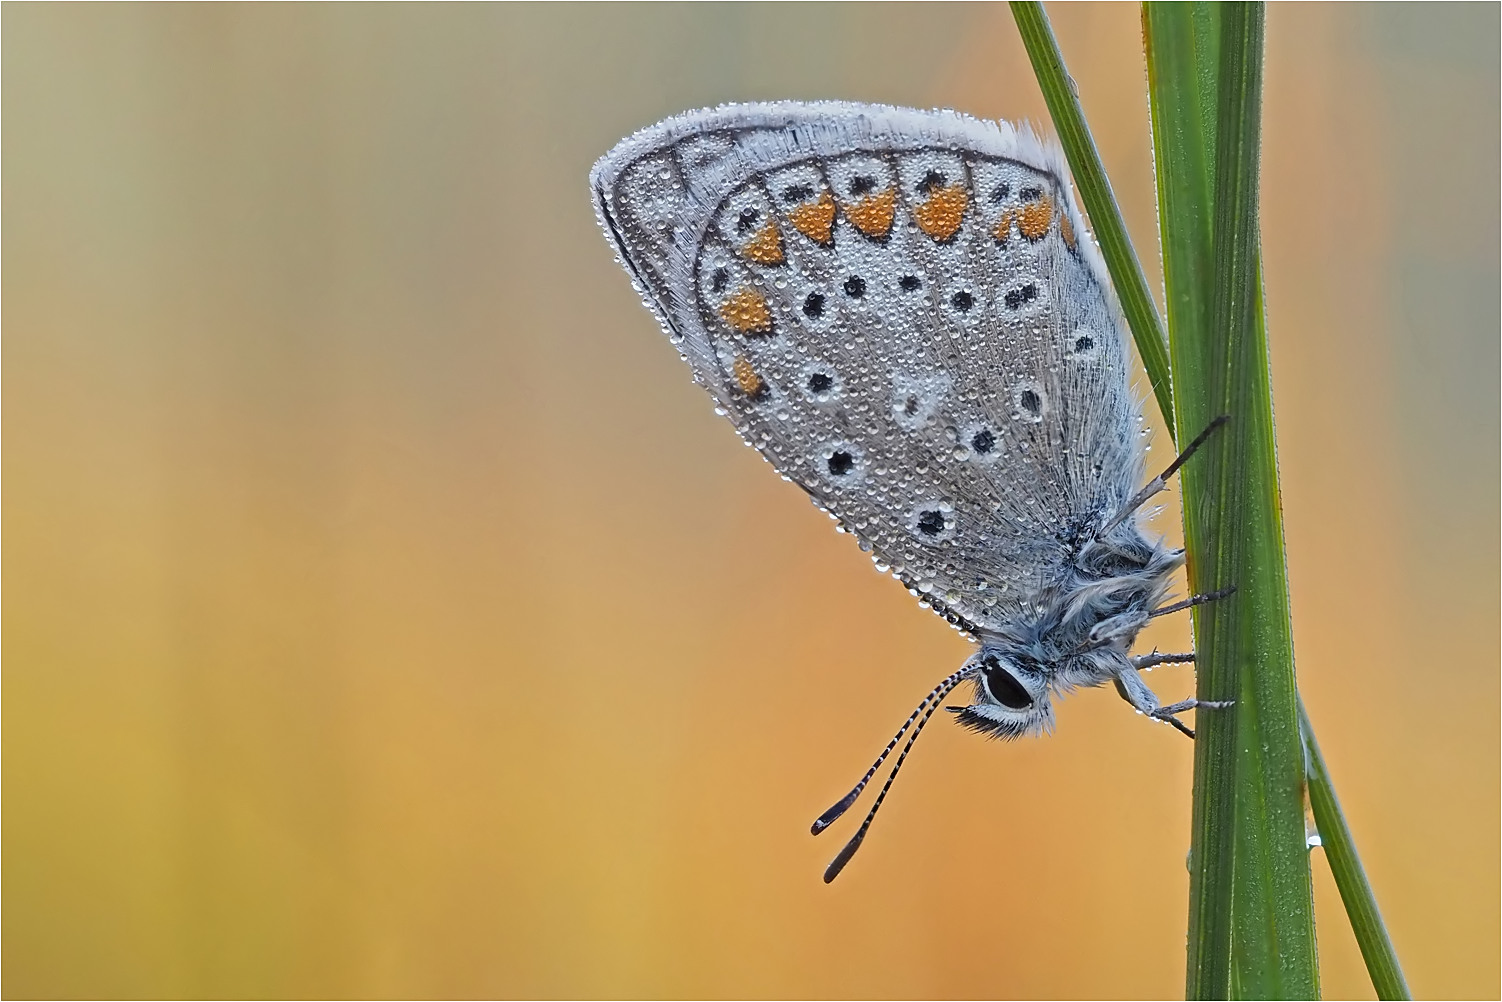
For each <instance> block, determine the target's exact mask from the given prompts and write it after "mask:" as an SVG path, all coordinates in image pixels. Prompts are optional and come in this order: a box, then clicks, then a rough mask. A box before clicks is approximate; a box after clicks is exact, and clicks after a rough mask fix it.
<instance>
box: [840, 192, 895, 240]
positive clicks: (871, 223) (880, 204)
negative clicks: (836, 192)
mask: <svg viewBox="0 0 1502 1002" xmlns="http://www.w3.org/2000/svg"><path fill="white" fill-rule="evenodd" d="M896 215H897V189H895V188H888V189H887V190H886V191H883V192H880V193H879V194H875V195H867V196H866V197H865V198H863V199H861V200H860V201H859V202H854V203H852V204H850V205H847V206H845V218H846V219H848V220H850V222H851V223H853V224H854V225H855V228H856V229H858V230H860V231H861V232H862V233H864V234H865V235H866V236H868V237H872V238H873V239H877V240H879V239H881V238H882V237H884V236H886V235H887V234H888V233H890V232H892V220H893V219H894V218H896Z"/></svg>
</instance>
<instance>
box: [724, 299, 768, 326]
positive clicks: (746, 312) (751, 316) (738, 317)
mask: <svg viewBox="0 0 1502 1002" xmlns="http://www.w3.org/2000/svg"><path fill="white" fill-rule="evenodd" d="M720 319H721V320H723V321H725V325H726V326H727V327H729V328H730V329H731V330H733V331H737V332H739V333H741V334H770V333H771V332H772V311H771V310H770V309H768V308H767V300H766V297H765V296H763V295H762V294H761V293H759V292H757V291H756V290H755V289H741V290H739V291H738V292H736V293H735V295H733V296H731V297H730V298H729V299H727V300H725V302H724V303H722V304H721V305H720Z"/></svg>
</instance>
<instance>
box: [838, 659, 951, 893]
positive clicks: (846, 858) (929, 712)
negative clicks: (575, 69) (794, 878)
mask: <svg viewBox="0 0 1502 1002" xmlns="http://www.w3.org/2000/svg"><path fill="white" fill-rule="evenodd" d="M978 670H979V669H976V668H969V667H966V668H961V669H960V670H959V671H957V672H955V673H954V674H953V675H951V676H949V677H948V678H946V679H945V680H944V681H942V682H940V683H939V685H938V686H937V687H936V688H935V689H934V691H933V692H931V693H929V694H928V697H927V698H926V699H924V700H923V702H922V703H919V704H918V710H923V715H922V716H921V717H919V719H918V725H917V726H916V727H914V728H913V734H912V737H910V738H908V739H907V744H905V745H903V746H902V754H901V755H898V756H897V762H896V764H895V765H893V766H892V773H891V775H889V776H888V777H887V781H886V782H885V783H883V784H882V787H881V792H880V793H878V794H877V795H876V802H875V803H873V804H872V805H871V810H870V811H869V812H867V814H866V820H864V821H862V822H861V826H860V828H859V829H857V830H856V832H855V835H854V836H852V837H851V839H850V841H849V842H846V843H845V848H843V849H841V850H840V852H839V855H837V856H835V858H834V859H833V860H832V861H831V862H830V864H829V867H828V868H827V869H826V870H825V871H824V883H826V884H827V883H829V882H830V881H832V880H834V878H835V877H838V876H839V875H840V871H841V870H843V869H844V868H845V864H846V863H848V862H850V858H851V857H852V856H854V855H855V850H857V849H859V848H860V847H861V842H863V841H865V838H866V832H867V831H868V830H870V828H871V822H872V821H874V820H876V812H877V811H879V810H881V802H882V801H883V800H886V799H887V791H888V790H890V789H891V788H892V783H893V782H894V781H895V780H896V779H897V773H898V771H899V770H900V769H901V768H902V763H903V762H905V761H906V760H907V756H908V752H910V751H912V750H913V743H914V742H915V741H917V740H918V735H919V734H922V733H923V727H924V725H925V724H927V723H928V720H929V718H930V717H932V716H933V715H934V711H935V710H937V709H938V708H939V703H940V701H941V700H943V698H944V697H945V696H947V695H949V693H950V692H952V691H953V690H954V688H955V686H957V685H959V684H960V683H961V682H963V681H965V679H967V678H969V677H971V676H972V675H974V674H975V673H976V671H978ZM925 706H927V709H924V707H925ZM918 710H914V711H913V717H917V716H918ZM913 717H909V718H908V720H907V723H905V724H903V725H902V730H899V731H898V732H897V737H894V738H893V739H892V744H891V745H888V746H887V748H886V751H883V752H882V753H881V756H880V758H878V759H877V760H876V765H873V766H872V767H871V772H875V771H876V769H877V766H880V765H881V762H882V759H885V758H886V757H887V752H890V751H891V750H892V746H893V745H895V744H896V743H897V739H898V738H900V737H902V733H903V731H906V730H907V729H908V726H909V725H910V724H912V722H913ZM870 778H871V773H867V774H866V778H865V779H862V780H861V782H860V786H857V787H856V788H855V789H854V790H853V791H852V792H851V794H850V796H848V797H846V798H845V799H844V800H842V801H840V802H839V803H838V804H836V805H835V806H834V807H832V808H830V810H831V811H833V810H835V809H836V808H838V810H839V812H840V813H844V811H845V809H846V808H847V807H849V806H850V803H849V802H851V801H854V799H855V797H856V795H857V794H859V793H860V791H861V787H864V786H865V785H866V782H867V780H869V779H870ZM835 817H839V814H838V813H837V814H835ZM820 820H821V821H822V820H823V818H820ZM830 820H831V821H833V820H834V818H830ZM820 830H822V829H820Z"/></svg>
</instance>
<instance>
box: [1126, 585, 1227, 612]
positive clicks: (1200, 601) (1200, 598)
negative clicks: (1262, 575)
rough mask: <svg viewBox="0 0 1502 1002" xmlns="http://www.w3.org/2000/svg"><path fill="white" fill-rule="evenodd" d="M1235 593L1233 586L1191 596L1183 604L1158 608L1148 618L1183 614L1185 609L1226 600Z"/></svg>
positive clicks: (1178, 603) (1172, 604)
mask: <svg viewBox="0 0 1502 1002" xmlns="http://www.w3.org/2000/svg"><path fill="white" fill-rule="evenodd" d="M1235 591H1236V586H1235V585H1231V587H1229V588H1222V589H1221V590H1220V591H1207V592H1205V593H1204V594H1203V595H1190V596H1189V597H1188V598H1186V599H1184V601H1182V602H1173V603H1170V604H1169V605H1160V606H1158V608H1156V609H1154V610H1153V611H1152V612H1150V613H1148V614H1147V617H1148V618H1149V619H1152V618H1154V617H1156V616H1167V615H1168V614H1170V613H1174V612H1183V611H1184V610H1185V609H1192V608H1194V607H1195V606H1197V605H1204V604H1205V603H1206V602H1214V601H1216V600H1217V599H1222V598H1225V597H1226V596H1227V595H1230V594H1232V593H1234V592H1235Z"/></svg>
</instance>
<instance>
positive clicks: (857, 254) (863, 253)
mask: <svg viewBox="0 0 1502 1002" xmlns="http://www.w3.org/2000/svg"><path fill="white" fill-rule="evenodd" d="M1068 177H1069V174H1068V171H1067V165H1066V162H1065V159H1064V156H1063V153H1062V151H1061V150H1060V149H1059V148H1058V146H1057V145H1055V144H1053V143H1051V142H1045V141H1044V140H1042V139H1040V138H1039V137H1038V136H1037V135H1036V134H1034V132H1033V131H1032V130H1031V129H1030V128H1029V127H1028V126H1026V125H1025V124H1024V125H1021V126H1013V125H1010V124H1009V123H1006V122H991V121H982V120H978V119H975V118H971V117H968V116H965V115H961V114H958V113H956V112H952V111H917V110H912V109H906V108H894V107H887V106H881V105H865V104H851V103H843V102H816V103H798V102H776V103H763V104H739V105H725V106H722V107H719V108H715V109H707V110H702V111H693V112H688V113H685V114H682V115H678V116H675V117H673V118H669V119H667V120H665V121H663V122H660V123H658V124H657V125H654V126H651V127H650V128H647V129H644V130H642V131H640V132H638V133H636V134H635V135H632V136H630V137H628V138H626V139H624V140H622V141H621V142H620V143H619V144H618V145H617V146H616V147H615V148H614V149H612V150H611V151H610V152H609V153H607V154H606V155H605V156H604V157H603V158H601V159H600V161H599V162H598V163H597V164H596V165H595V167H594V169H593V171H592V172H591V174H590V187H591V191H592V195H593V199H594V205H595V210H596V214H597V216H598V219H599V222H600V225H601V226H602V227H603V229H604V231H605V233H606V235H607V236H608V238H609V239H610V241H611V243H612V244H613V245H614V247H615V250H616V252H617V254H618V256H619V260H620V262H621V264H622V265H623V266H624V267H625V269H626V271H627V272H628V273H629V275H630V276H631V280H632V283H633V285H634V287H635V288H636V290H637V292H638V293H639V294H640V295H641V297H642V301H643V303H644V304H645V305H646V306H647V307H648V309H650V310H651V311H652V313H653V314H655V315H656V317H657V319H658V321H659V322H660V323H661V325H662V328H663V331H664V332H665V333H666V334H667V336H668V340H669V341H670V342H671V343H672V344H673V345H674V346H676V347H677V348H678V350H679V352H680V354H681V356H682V357H683V359H684V361H686V362H687V363H688V365H689V368H690V369H691V370H692V372H693V376H694V379H695V381H696V382H698V383H699V384H700V385H701V386H703V387H704V388H705V389H706V390H708V391H709V393H710V395H711V396H712V397H713V398H714V401H715V405H716V410H717V412H718V413H720V414H723V415H724V416H726V417H728V418H729V419H730V420H731V422H732V423H733V424H734V425H735V428H736V431H737V432H739V433H740V435H741V437H742V438H743V439H745V440H746V441H747V442H748V443H750V444H751V445H753V446H755V447H756V449H757V450H759V451H760V453H761V454H762V456H763V457H765V458H766V459H767V461H768V462H770V463H771V464H772V466H773V467H774V468H776V470H777V471H778V473H780V474H782V476H783V477H784V478H786V479H788V480H791V481H792V482H793V483H796V484H797V485H798V486H799V487H801V488H802V489H803V490H804V491H805V492H807V494H808V495H809V497H810V498H811V499H812V501H813V503H814V504H815V505H817V506H818V507H819V508H820V509H822V510H824V511H825V512H827V513H829V514H830V515H831V516H833V517H834V518H836V519H837V520H838V521H839V525H840V527H841V528H842V529H843V530H844V531H846V532H849V533H851V534H852V535H853V536H854V537H855V538H856V540H857V541H858V543H859V545H860V548H861V549H862V550H865V551H868V552H869V553H870V554H871V557H872V559H873V560H874V562H875V564H876V567H877V569H878V570H881V571H884V572H888V573H890V574H891V575H892V576H893V577H895V578H896V579H897V580H898V581H900V582H901V583H902V584H903V585H904V586H905V587H906V588H907V589H908V590H909V591H910V592H911V593H912V594H913V595H914V596H916V597H917V598H918V600H919V602H920V603H922V604H923V605H925V606H927V607H928V608H930V609H932V610H933V611H934V612H936V613H937V614H939V615H940V616H942V617H943V618H944V619H945V620H946V621H948V622H949V623H950V624H951V625H953V626H954V627H955V628H957V629H959V630H960V631H962V632H963V633H964V634H966V635H967V636H968V637H970V638H971V639H972V640H973V641H974V642H975V644H976V650H975V652H974V653H973V654H972V655H971V656H970V657H969V658H967V659H966V660H965V662H964V664H963V665H961V666H960V668H959V669H958V670H957V671H954V672H953V673H951V674H950V675H948V676H947V677H946V678H944V679H943V681H941V682H940V683H939V684H938V685H937V686H936V687H935V688H934V689H933V691H931V692H930V693H929V695H928V696H927V697H925V698H924V700H923V701H922V702H921V703H919V705H918V707H917V708H916V709H915V710H914V711H913V713H912V714H911V715H910V716H909V717H908V719H907V720H906V721H905V722H904V723H903V725H902V727H901V728H900V729H899V730H898V731H897V733H896V735H895V736H894V737H893V738H892V740H891V741H890V742H889V743H888V744H887V746H886V748H885V749H884V750H883V751H882V753H881V755H880V756H879V757H878V758H877V759H876V761H875V763H874V764H873V765H872V766H871V768H870V769H869V770H868V771H867V772H866V774H865V776H864V777H863V778H862V779H861V781H860V782H859V783H858V784H857V785H856V786H855V788H854V789H852V790H851V791H850V793H849V794H848V795H847V796H845V797H844V798H842V799H841V800H840V802H839V803H837V804H836V805H835V806H834V807H832V808H830V809H829V810H828V811H826V812H825V813H824V814H823V815H822V816H821V817H820V818H819V819H818V820H817V821H816V822H814V825H813V831H814V833H815V834H817V833H819V832H820V831H822V830H823V829H824V828H826V827H828V826H829V825H830V824H831V823H833V822H834V821H835V820H836V819H837V818H838V817H840V816H841V815H842V814H843V813H845V811H846V810H848V809H849V807H850V806H851V805H853V804H854V803H855V801H856V800H857V798H858V797H859V796H860V794H861V792H862V791H863V790H864V789H865V788H866V786H867V785H868V784H869V782H870V781H871V779H872V778H873V777H874V776H875V775H876V773H877V772H878V770H879V769H880V768H881V766H882V765H883V764H884V763H885V762H886V760H887V759H888V757H889V756H890V755H891V753H892V752H893V751H894V750H896V749H897V746H898V745H899V744H902V751H901V752H900V753H899V754H898V757H897V759H896V761H895V763H894V764H893V767H892V770H891V773H890V775H889V776H888V778H887V780H886V783H885V784H884V785H883V786H882V788H881V791H880V792H879V793H878V794H877V797H876V799H875V802H874V803H873V805H872V807H871V809H870V811H869V813H868V814H867V816H866V819H865V821H864V822H863V823H862V825H861V827H860V829H859V830H858V831H857V832H856V833H855V835H854V836H853V837H852V838H851V839H850V841H849V842H848V843H847V844H846V846H845V847H844V849H843V850H842V851H841V852H840V854H839V855H838V856H837V857H836V858H835V860H834V861H833V862H832V863H831V864H830V866H829V868H828V870H826V872H825V876H824V879H825V881H826V882H827V881H830V880H833V879H834V877H835V876H836V875H837V874H838V873H839V872H840V870H841V869H842V868H843V867H844V866H845V864H846V863H847V862H848V861H849V860H850V858H851V856H853V855H854V853H855V851H856V849H857V848H858V847H859V846H860V844H861V841H862V840H863V839H864V838H865V835H866V832H867V830H868V829H869V828H870V825H871V822H872V820H873V819H874V817H875V815H876V811H877V810H878V809H879V808H880V806H881V803H882V801H883V800H884V799H885V797H886V794H887V791H888V790H889V789H890V788H891V785H892V782H893V780H894V779H895V778H896V775H897V772H898V770H900V768H901V766H902V763H903V761H904V760H905V759H906V757H907V755H908V753H909V752H910V751H911V749H912V747H913V742H914V741H916V739H917V737H918V734H919V733H920V732H921V730H922V728H923V726H924V725H925V724H926V723H927V722H928V720H929V718H930V717H932V716H933V714H934V712H935V711H936V710H937V709H938V708H939V706H940V705H941V704H942V703H943V701H944V699H945V698H946V697H947V696H948V695H949V693H950V692H951V691H953V690H954V689H956V688H958V687H959V686H961V685H962V684H966V683H969V684H971V685H972V687H973V697H972V699H971V701H970V702H969V703H968V704H967V705H964V706H952V707H948V709H949V710H951V711H952V712H953V713H954V714H955V719H956V720H957V721H958V722H959V723H960V724H962V725H964V726H966V727H968V728H971V729H973V730H975V731H979V732H981V733H983V734H986V735H989V736H992V737H998V738H1016V737H1020V736H1023V735H1028V734H1039V733H1044V732H1047V731H1049V730H1051V729H1052V727H1053V722H1054V715H1053V701H1054V700H1055V699H1056V698H1058V697H1059V696H1061V695H1063V694H1065V693H1067V692H1069V691H1071V690H1073V689H1075V688H1080V687H1088V686H1096V685H1100V684H1103V683H1105V682H1111V683H1113V684H1114V685H1115V687H1116V689H1117V691H1118V692H1119V693H1120V695H1121V696H1122V697H1123V698H1124V699H1126V700H1127V702H1129V703H1130V704H1131V705H1132V706H1133V707H1135V708H1136V709H1137V710H1139V711H1140V712H1142V713H1144V714H1146V715H1147V716H1149V717H1151V718H1153V719H1156V720H1161V721H1165V722H1167V723H1170V724H1172V725H1174V726H1175V727H1177V728H1178V729H1179V730H1181V731H1183V732H1184V733H1186V734H1188V735H1189V736H1190V737H1193V731H1191V730H1190V729H1189V728H1188V727H1186V726H1185V725H1184V724H1183V723H1181V722H1180V721H1179V720H1178V719H1177V716H1176V715H1177V714H1179V713H1182V712H1184V711H1186V710H1189V709H1192V708H1194V707H1196V706H1197V705H1198V706H1206V705H1217V704H1205V703H1196V701H1195V700H1193V699H1190V700H1185V701H1183V702H1179V703H1174V704H1171V705H1167V706H1165V705H1162V704H1160V702H1159V700H1158V699H1157V697H1156V696H1155V695H1154V694H1153V692H1152V690H1151V689H1149V688H1148V687H1147V685H1146V684H1145V683H1144V682H1143V681H1142V679H1141V678H1140V676H1139V672H1140V670H1141V669H1143V668H1147V667H1151V666H1153V665H1156V664H1165V663H1179V662H1189V661H1192V660H1193V655H1192V654H1158V653H1157V652H1154V653H1152V654H1149V655H1145V656H1137V657H1133V656H1132V655H1131V654H1130V653H1129V651H1130V648H1131V645H1132V643H1133V641H1134V640H1135V638H1136V636H1137V634H1138V632H1139V631H1140V630H1141V629H1142V628H1143V627H1144V626H1145V625H1146V624H1147V622H1148V621H1149V620H1150V619H1151V618H1153V617H1155V616H1159V615H1163V614H1165V613H1168V612H1174V611H1178V610H1180V609H1183V608H1187V607H1189V606H1191V605H1194V604H1198V603H1199V602H1202V601H1209V600H1211V599H1214V598H1219V597H1221V595H1222V594H1224V593H1212V594H1209V595H1200V596H1194V597H1192V598H1190V599H1187V600H1185V601H1182V602H1177V603H1168V602H1166V599H1167V597H1168V592H1169V590H1170V587H1171V582H1172V578H1173V574H1174V572H1175V571H1176V570H1177V569H1178V568H1179V567H1180V566H1181V564H1182V563H1183V559H1184V557H1183V552H1182V551H1181V550H1177V549H1174V548H1171V547H1169V546H1167V545H1166V544H1165V543H1164V542H1163V541H1162V540H1161V539H1153V538H1149V536H1148V535H1146V534H1145V532H1144V531H1143V529H1142V527H1141V526H1140V525H1139V524H1138V519H1139V517H1140V510H1141V508H1142V505H1143V504H1144V503H1145V502H1146V501H1147V500H1148V499H1149V498H1150V497H1152V496H1153V495H1154V494H1156V493H1157V492H1159V491H1161V490H1162V489H1163V487H1164V481H1165V480H1166V478H1167V477H1169V476H1171V475H1172V474H1173V473H1174V472H1175V471H1176V470H1177V468H1178V466H1179V465H1180V464H1181V463H1182V462H1183V461H1184V460H1186V459H1187V458H1188V457H1189V455H1191V454H1192V453H1193V451H1194V450H1195V449H1196V448H1197V447H1198V446H1199V445H1200V444H1202V443H1203V442H1204V440H1205V439H1206V438H1207V437H1208V436H1209V435H1210V434H1211V433H1212V432H1213V431H1214V429H1215V428H1216V427H1217V426H1218V425H1219V424H1220V423H1221V422H1222V421H1223V420H1224V419H1223V418H1222V419H1217V421H1216V422H1215V423H1214V424H1212V425H1211V426H1210V427H1209V428H1207V429H1205V431H1204V432H1203V433H1202V434H1201V435H1200V436H1199V438H1198V439H1196V440H1195V442H1194V443H1192V444H1191V445H1190V446H1189V447H1188V448H1187V449H1185V450H1184V452H1183V453H1182V454H1181V455H1180V456H1179V458H1178V459H1177V460H1176V461H1175V462H1174V464H1173V465H1172V466H1170V467H1169V468H1168V469H1167V470H1166V471H1164V473H1163V474H1162V475H1161V476H1159V477H1156V478H1154V479H1153V480H1152V481H1149V482H1148V483H1147V484H1146V486H1142V484H1143V466H1144V462H1143V460H1144V455H1143V454H1144V447H1143V444H1142V436H1141V410H1140V404H1139V402H1138V400H1137V398H1136V397H1135V396H1134V394H1133V392H1132V390H1131V388H1130V386H1129V380H1128V376H1129V371H1130V356H1129V349H1128V346H1127V340H1128V339H1127V336H1126V332H1127V328H1126V325H1125V322H1124V320H1123V317H1122V313H1121V308H1120V306H1119V304H1118V302H1117V300H1116V296H1115V293H1114V292H1113V290H1112V287H1111V284H1110V280H1109V277H1108V275H1107V272H1106V268H1105V264H1104V262H1103V260H1102V258H1101V255H1100V253H1099V251H1098V250H1097V248H1096V247H1095V245H1094V243H1093V242H1092V241H1091V240H1090V238H1089V235H1088V233H1087V232H1086V230H1085V227H1084V225H1083V220H1082V219H1081V216H1080V212H1079V209H1078V207H1077V206H1076V205H1075V201H1074V196H1073V192H1072V190H1071V188H1070V185H1069V183H1068ZM904 738H906V742H905V743H903V739H904Z"/></svg>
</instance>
